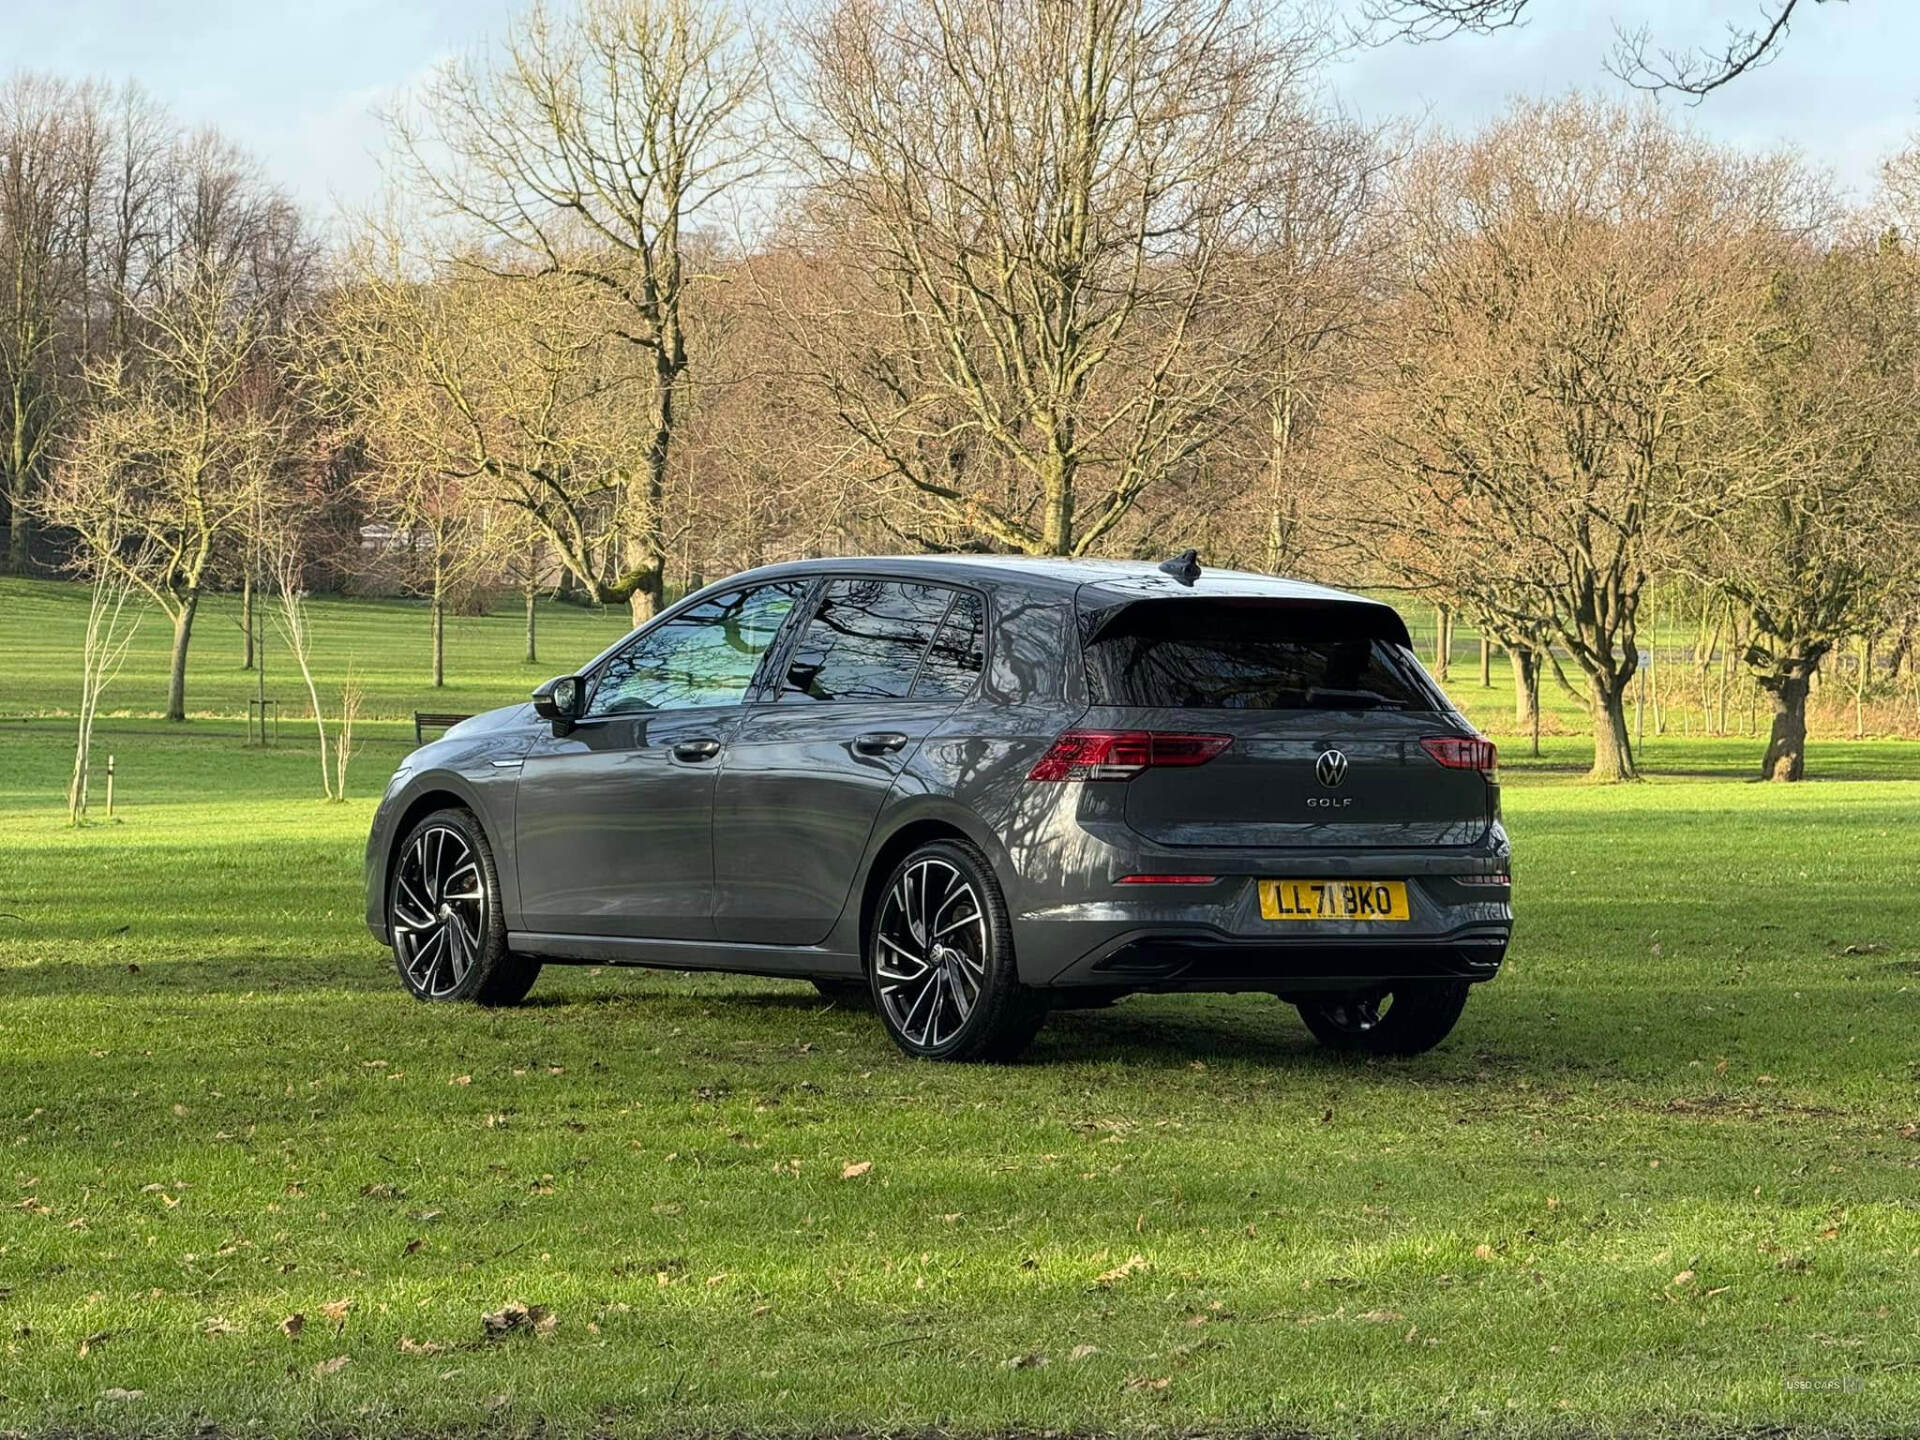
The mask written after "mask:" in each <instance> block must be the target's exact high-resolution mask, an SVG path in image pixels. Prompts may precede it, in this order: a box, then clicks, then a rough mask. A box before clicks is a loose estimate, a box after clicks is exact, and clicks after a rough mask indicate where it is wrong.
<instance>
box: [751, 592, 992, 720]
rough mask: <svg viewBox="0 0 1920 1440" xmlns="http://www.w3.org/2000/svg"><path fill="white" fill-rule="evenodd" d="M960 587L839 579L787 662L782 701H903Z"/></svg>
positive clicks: (822, 597) (822, 602) (823, 593)
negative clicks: (952, 588) (945, 587)
mask: <svg viewBox="0 0 1920 1440" xmlns="http://www.w3.org/2000/svg"><path fill="white" fill-rule="evenodd" d="M953 594H954V592H953V591H951V590H947V589H944V588H942V587H940V586H938V585H912V584H908V583H906V582H904V581H899V580H831V581H829V582H828V583H827V586H826V588H825V590H824V591H822V592H821V597H820V605H819V608H818V609H817V610H816V611H815V612H814V616H813V618H812V619H811V620H810V621H808V622H807V628H806V630H805V631H804V632H803V633H802V634H801V636H800V641H799V644H798V645H797V646H796V647H795V649H794V652H793V659H792V660H791V661H790V662H789V663H788V666H787V679H786V684H785V686H784V687H783V690H782V695H781V698H782V699H792V700H801V699H807V700H897V699H900V698H902V697H904V696H905V695H906V694H907V692H908V691H910V690H911V689H912V688H913V677H914V675H915V674H916V673H918V671H919V669H920V660H921V657H922V656H924V655H925V654H926V651H927V646H928V645H929V644H930V643H931V642H932V640H933V634H934V631H935V630H936V629H937V628H938V627H939V625H940V621H941V618H942V617H943V616H944V615H945V614H946V613H947V606H948V604H949V603H950V602H951V601H952V599H953Z"/></svg>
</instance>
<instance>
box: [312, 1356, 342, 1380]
mask: <svg viewBox="0 0 1920 1440" xmlns="http://www.w3.org/2000/svg"><path fill="white" fill-rule="evenodd" d="M349 1358H350V1357H349V1356H346V1355H336V1356H334V1357H333V1358H332V1359H331V1360H322V1361H321V1362H320V1363H319V1364H318V1365H316V1366H314V1367H313V1374H314V1378H315V1379H319V1378H320V1377H321V1376H323V1375H338V1374H339V1373H340V1372H341V1371H342V1370H344V1369H346V1368H347V1361H348V1359H349Z"/></svg>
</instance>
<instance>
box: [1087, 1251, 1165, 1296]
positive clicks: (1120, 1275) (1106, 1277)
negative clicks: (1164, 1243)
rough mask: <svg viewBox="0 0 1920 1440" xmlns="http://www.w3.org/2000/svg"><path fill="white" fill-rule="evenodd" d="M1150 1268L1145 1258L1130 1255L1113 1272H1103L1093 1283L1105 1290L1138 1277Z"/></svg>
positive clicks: (1095, 1277) (1094, 1278)
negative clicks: (1135, 1276) (1132, 1277)
mask: <svg viewBox="0 0 1920 1440" xmlns="http://www.w3.org/2000/svg"><path fill="white" fill-rule="evenodd" d="M1149 1268H1151V1267H1150V1266H1149V1265H1148V1264H1147V1261H1146V1258H1145V1257H1144V1256H1141V1255H1129V1256H1128V1257H1127V1258H1126V1259H1125V1260H1122V1261H1121V1262H1120V1263H1119V1264H1118V1265H1116V1266H1114V1267H1113V1268H1112V1269H1111V1270H1102V1271H1101V1272H1100V1273H1099V1274H1098V1275H1096V1276H1094V1277H1093V1283H1094V1284H1095V1285H1098V1286H1099V1287H1100V1288H1101V1289H1103V1290H1104V1289H1107V1288H1108V1287H1109V1286H1113V1285H1118V1284H1119V1283H1120V1282H1121V1281H1122V1280H1125V1279H1128V1278H1130V1277H1131V1276H1134V1275H1138V1274H1139V1273H1140V1272H1141V1271H1143V1270H1147V1269H1149Z"/></svg>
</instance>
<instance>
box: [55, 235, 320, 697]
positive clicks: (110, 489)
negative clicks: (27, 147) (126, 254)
mask: <svg viewBox="0 0 1920 1440" xmlns="http://www.w3.org/2000/svg"><path fill="white" fill-rule="evenodd" d="M136 325H137V340H136V350H135V352H134V358H133V359H132V360H131V361H126V360H120V359H117V358H116V359H114V360H111V361H108V362H104V363H102V364H100V365H98V366H96V367H95V368H94V370H93V372H92V374H91V376H90V387H89V388H90V391H91V394H90V401H91V407H92V414H91V416H90V418H89V419H88V421H87V423H86V424H85V425H84V426H83V427H82V428H81V430H80V432H79V434H78V435H77V437H76V439H75V441H74V443H73V445H72V447H71V449H70V452H69V453H68V454H67V456H66V457H65V459H64V461H63V463H62V464H61V466H60V467H59V470H58V472H57V474H56V477H55V479H54V481H53V483H52V485H51V486H50V487H49V491H48V494H47V496H46V499H45V505H44V514H45V515H46V516H47V518H49V519H50V520H51V521H52V522H53V523H55V524H59V525H63V526H65V527H67V528H68V529H69V530H71V531H73V532H74V534H75V535H76V536H77V537H78V538H79V539H80V541H81V542H82V544H83V545H84V546H85V547H86V549H87V550H88V552H89V553H90V554H91V555H92V556H93V557H94V559H95V560H96V561H97V562H99V563H102V564H105V565H107V566H110V567H113V568H116V569H119V570H121V571H123V572H124V573H125V574H126V575H128V576H129V577H130V578H131V579H132V580H133V581H134V582H135V583H136V584H138V585H139V587H140V588H141V589H142V590H143V591H144V592H145V593H146V594H147V596H148V597H149V598H150V599H151V600H152V601H153V602H154V604H155V605H157V606H158V607H159V608H160V609H161V610H162V611H163V612H164V613H165V614H166V616H167V617H168V619H169V620H170V621H171V622H172V625H173V652H172V660H171V664H170V666H169V671H168V682H167V712H166V713H167V718H168V719H170V720H184V719H185V718H186V676H187V652H188V647H189V645H190V644H191V641H192V638H193V623H194V618H195V616H196V615H197V613H198V611H199V606H200V600H201V597H202V595H203V593H204V591H205V587H206V585H207V583H208V580H209V578H210V575H211V573H212V569H213V566H214V563H215V560H216V558H217V556H218V554H219V551H220V548H221V546H222V545H223V544H224V543H225V542H226V541H227V540H228V539H229V538H230V537H231V536H232V535H233V533H234V531H235V529H236V527H237V526H238V525H240V524H241V523H242V522H243V521H244V519H245V517H246V516H247V514H248V513H249V509H250V505H251V498H250V496H251V487H252V486H253V485H255V484H256V483H258V481H259V477H260V474H261V470H262V467H264V466H270V465H272V464H274V463H276V462H277V461H278V460H279V458H280V455H281V447H282V446H283V445H284V443H285V431H284V429H283V428H282V426H281V424H280V422H279V419H278V417H277V416H275V415H274V414H273V413H272V411H271V408H270V401H268V402H263V401H262V400H261V398H260V397H259V396H257V395H255V394H250V393H249V383H250V382H252V381H255V380H257V378H258V377H257V376H256V375H255V374H254V371H255V368H256V366H258V365H259V364H260V363H261V359H262V355H261V344H262V317H261V313H260V312H259V311H258V310H257V309H256V308H255V307H254V306H253V305H251V304H250V303H249V300H248V297H247V295H246V293H245V292H244V291H243V289H242V288H241V286H240V284H239V279H238V276H237V275H236V274H235V272H234V270H233V268H232V267H230V266H229V267H225V268H214V267H211V266H208V265H205V264H202V263H199V262H198V261H197V260H195V259H191V258H189V259H183V260H181V261H179V262H177V265H176V268H175V271H174V273H173V274H172V275H171V276H170V277H169V279H168V280H167V281H166V282H165V284H164V288H162V290H161V291H160V293H159V295H158V296H157V297H156V299H155V300H153V301H152V302H151V303H149V304H146V305H143V306H142V307H140V310H139V312H138V316H137V320H136ZM122 534H129V535H132V536H134V537H136V538H137V539H138V541H139V542H140V543H139V544H138V545H137V546H136V547H134V548H132V549H129V548H128V547H127V546H126V545H124V544H122V543H121V540H120V537H121V535H122Z"/></svg>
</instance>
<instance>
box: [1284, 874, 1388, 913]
mask: <svg viewBox="0 0 1920 1440" xmlns="http://www.w3.org/2000/svg"><path fill="white" fill-rule="evenodd" d="M1260 914H1261V915H1262V916H1263V917H1264V918H1265V919H1268V920H1408V919H1411V918H1412V915H1411V912H1409V911H1408V909H1407V886H1406V882H1405V881H1403V880H1262V881H1261V882H1260Z"/></svg>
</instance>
